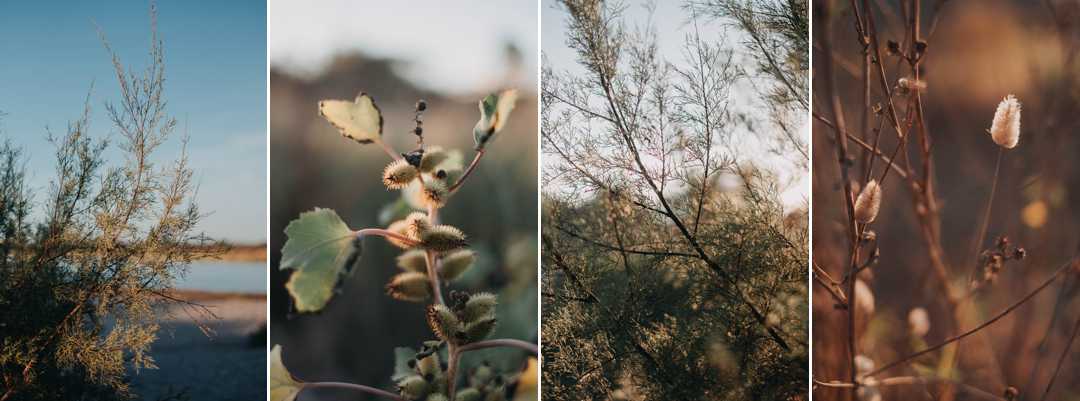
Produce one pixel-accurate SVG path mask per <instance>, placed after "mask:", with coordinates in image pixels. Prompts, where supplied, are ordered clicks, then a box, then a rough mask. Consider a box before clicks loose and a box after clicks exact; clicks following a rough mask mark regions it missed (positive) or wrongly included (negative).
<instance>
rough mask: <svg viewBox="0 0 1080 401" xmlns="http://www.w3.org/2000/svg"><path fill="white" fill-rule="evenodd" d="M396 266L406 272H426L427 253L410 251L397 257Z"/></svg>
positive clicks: (417, 250)
mask: <svg viewBox="0 0 1080 401" xmlns="http://www.w3.org/2000/svg"><path fill="white" fill-rule="evenodd" d="M397 265H398V267H399V268H401V270H404V271H407V272H416V273H426V272H427V252H425V251H424V250H423V249H410V250H408V251H405V253H402V254H401V255H398V257H397Z"/></svg>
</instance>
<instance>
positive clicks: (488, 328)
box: [465, 318, 496, 342]
mask: <svg viewBox="0 0 1080 401" xmlns="http://www.w3.org/2000/svg"><path fill="white" fill-rule="evenodd" d="M495 323H496V321H495V318H489V319H481V320H478V321H475V322H472V323H469V324H468V325H466V326H465V338H466V339H468V341H469V342H475V341H480V340H483V339H485V338H487V336H489V335H491V332H492V331H495Z"/></svg>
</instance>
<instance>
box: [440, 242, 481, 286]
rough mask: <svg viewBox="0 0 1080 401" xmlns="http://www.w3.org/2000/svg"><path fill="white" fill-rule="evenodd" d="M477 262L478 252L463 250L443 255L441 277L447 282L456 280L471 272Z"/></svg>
mask: <svg viewBox="0 0 1080 401" xmlns="http://www.w3.org/2000/svg"><path fill="white" fill-rule="evenodd" d="M475 261H476V252H473V251H472V250H469V249H462V250H459V251H454V252H451V253H449V254H446V255H443V257H442V268H441V269H440V270H439V276H441V277H442V278H443V280H446V281H453V280H456V279H457V278H458V277H461V275H462V274H463V273H465V272H466V271H467V270H469V268H470V267H472V265H473V262H475Z"/></svg>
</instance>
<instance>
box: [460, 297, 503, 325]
mask: <svg viewBox="0 0 1080 401" xmlns="http://www.w3.org/2000/svg"><path fill="white" fill-rule="evenodd" d="M497 304H498V301H497V300H496V298H495V294H492V293H490V292H481V293H479V294H474V295H473V296H471V297H469V300H468V301H466V302H465V308H464V310H463V311H462V313H461V315H462V316H461V317H462V319H463V320H465V322H466V323H473V322H476V321H480V320H486V319H494V318H495V305H497Z"/></svg>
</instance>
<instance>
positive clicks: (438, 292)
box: [425, 251, 446, 305]
mask: <svg viewBox="0 0 1080 401" xmlns="http://www.w3.org/2000/svg"><path fill="white" fill-rule="evenodd" d="M425 253H426V260H427V274H428V281H430V282H431V291H432V293H434V294H435V302H437V303H439V304H444V305H445V304H446V302H445V301H443V296H442V283H440V282H439V269H438V266H436V263H437V262H436V261H435V252H433V251H426V252H425Z"/></svg>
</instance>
